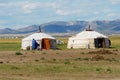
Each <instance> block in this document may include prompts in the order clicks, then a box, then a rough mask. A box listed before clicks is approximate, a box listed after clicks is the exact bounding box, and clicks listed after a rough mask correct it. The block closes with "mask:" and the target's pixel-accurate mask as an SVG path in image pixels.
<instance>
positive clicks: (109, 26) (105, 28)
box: [0, 19, 120, 34]
mask: <svg viewBox="0 0 120 80" xmlns="http://www.w3.org/2000/svg"><path fill="white" fill-rule="evenodd" d="M88 25H90V26H91V29H93V30H95V31H98V32H102V33H107V34H120V19H117V20H112V21H107V20H103V21H91V22H89V21H53V22H49V23H44V24H41V25H30V26H27V27H24V28H19V29H11V28H4V29H0V34H27V33H33V32H37V31H38V30H39V26H40V27H41V30H42V32H45V33H53V34H54V33H78V32H80V31H82V30H84V29H87V28H88Z"/></svg>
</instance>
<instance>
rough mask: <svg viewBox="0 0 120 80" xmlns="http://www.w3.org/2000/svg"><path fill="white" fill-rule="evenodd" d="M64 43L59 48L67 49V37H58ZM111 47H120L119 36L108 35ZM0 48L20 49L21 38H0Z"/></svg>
mask: <svg viewBox="0 0 120 80" xmlns="http://www.w3.org/2000/svg"><path fill="white" fill-rule="evenodd" d="M58 39H59V40H61V41H63V42H64V43H65V44H61V45H58V47H59V48H60V49H63V50H65V49H67V41H68V38H58ZM110 40H111V43H112V45H111V49H120V36H110ZM0 50H21V39H0Z"/></svg>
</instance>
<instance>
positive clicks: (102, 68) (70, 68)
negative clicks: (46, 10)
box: [0, 49, 120, 80]
mask: <svg viewBox="0 0 120 80" xmlns="http://www.w3.org/2000/svg"><path fill="white" fill-rule="evenodd" d="M119 57H120V50H119V49H70V50H69V49H67V50H43V51H23V50H20V51H0V80H119V79H120V65H119V64H120V58H119Z"/></svg>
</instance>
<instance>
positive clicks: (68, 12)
mask: <svg viewBox="0 0 120 80" xmlns="http://www.w3.org/2000/svg"><path fill="white" fill-rule="evenodd" d="M80 12H81V11H80V10H72V11H69V10H60V9H58V10H56V13H57V14H59V15H71V14H77V13H80Z"/></svg>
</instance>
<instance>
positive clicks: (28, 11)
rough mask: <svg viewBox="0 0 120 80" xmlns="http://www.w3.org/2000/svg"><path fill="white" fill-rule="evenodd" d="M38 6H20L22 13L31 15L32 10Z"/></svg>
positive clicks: (32, 4)
mask: <svg viewBox="0 0 120 80" xmlns="http://www.w3.org/2000/svg"><path fill="white" fill-rule="evenodd" d="M37 6H38V4H37V3H25V4H23V6H22V9H23V11H24V13H32V10H34V9H36V8H37Z"/></svg>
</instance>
